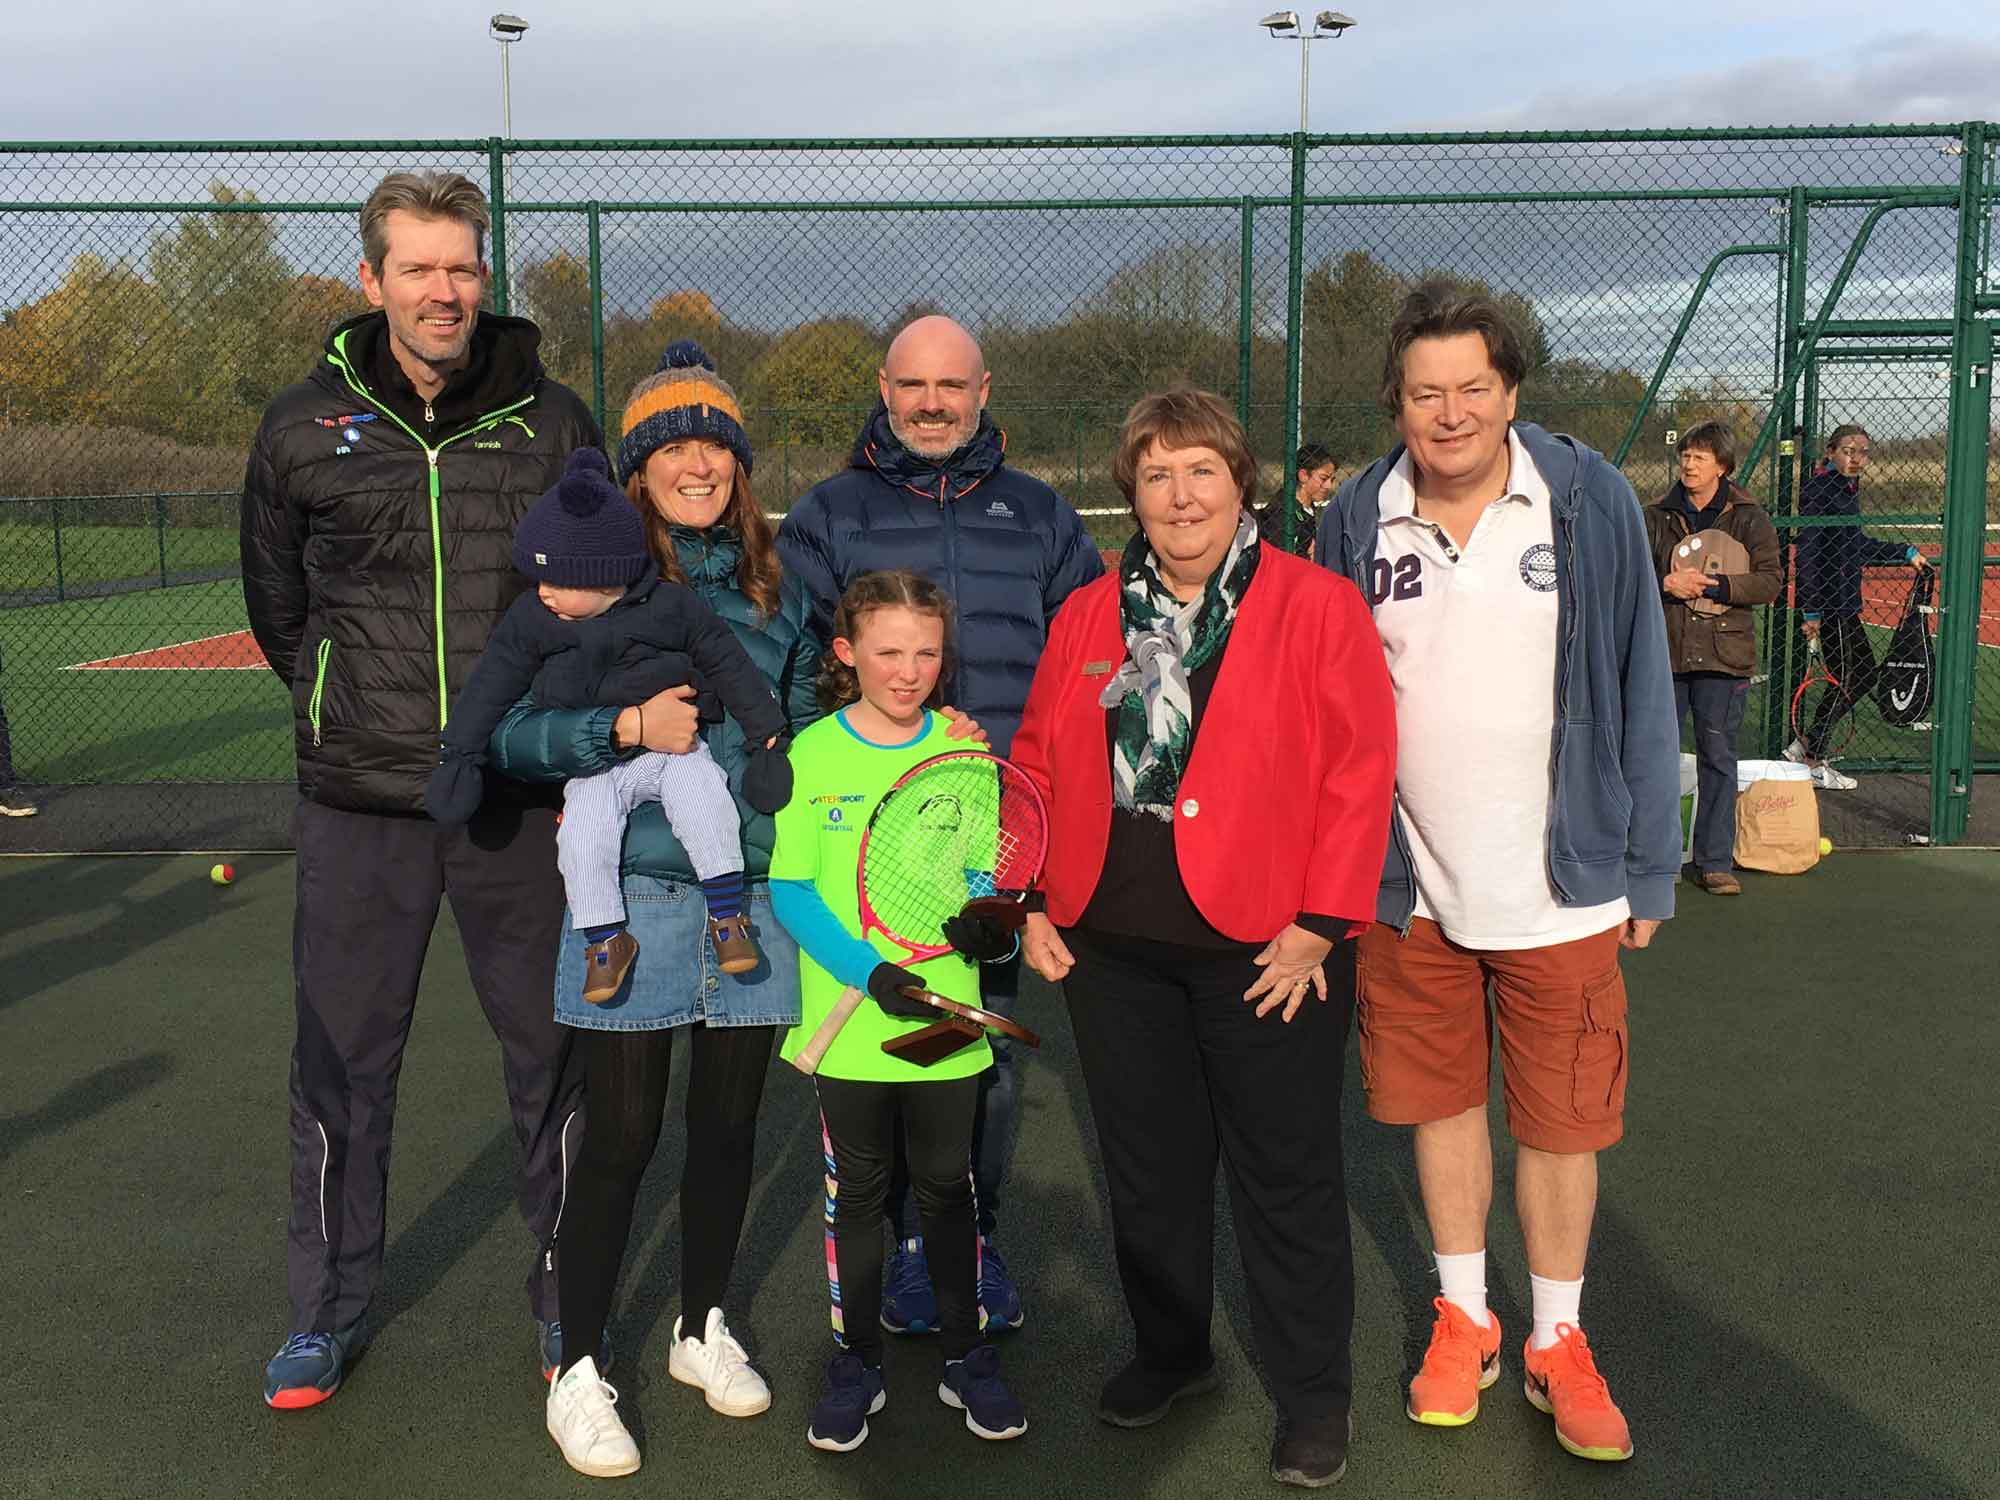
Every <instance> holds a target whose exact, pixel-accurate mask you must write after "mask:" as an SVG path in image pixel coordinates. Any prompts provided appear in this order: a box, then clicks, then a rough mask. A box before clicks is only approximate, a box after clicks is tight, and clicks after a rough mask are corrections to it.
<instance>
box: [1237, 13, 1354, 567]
mask: <svg viewBox="0 0 2000 1500" xmlns="http://www.w3.org/2000/svg"><path fill="white" fill-rule="evenodd" d="M1257 24H1258V25H1259V26H1261V27H1263V28H1264V29H1265V30H1266V31H1268V32H1270V33H1271V35H1272V36H1274V37H1276V38H1277V39H1278V40H1279V41H1281V42H1297V43H1298V44H1299V136H1300V139H1301V140H1303V139H1304V137H1305V136H1306V135H1307V134H1308V133H1309V128H1310V127H1309V124H1308V121H1309V106H1310V103H1311V93H1310V87H1311V80H1312V44H1313V43H1314V42H1317V41H1320V40H1322V39H1325V38H1330V37H1337V36H1339V35H1340V34H1341V33H1342V32H1344V31H1346V30H1347V29H1348V28H1349V27H1351V26H1353V25H1354V24H1355V22H1354V17H1352V16H1348V15H1343V14H1341V12H1339V11H1337V10H1323V11H1321V12H1320V13H1319V14H1318V15H1316V16H1314V17H1313V25H1312V30H1311V31H1307V30H1306V29H1305V23H1304V22H1302V21H1301V20H1300V19H1299V13H1298V12H1297V11H1295V10H1276V11H1272V12H1271V14H1270V15H1268V16H1266V17H1264V19H1263V20H1261V21H1259V22H1258V23H1257ZM1302 191H1303V184H1302V183H1301V182H1299V181H1296V180H1295V181H1294V183H1293V194H1294V201H1293V204H1292V233H1291V239H1292V245H1291V255H1292V269H1291V281H1292V287H1291V293H1292V296H1291V303H1292V305H1291V309H1290V311H1291V324H1292V329H1293V330H1294V332H1295V334H1296V338H1295V339H1294V341H1293V345H1292V368H1291V381H1292V390H1293V400H1292V409H1291V411H1290V412H1289V413H1288V416H1289V419H1290V420H1289V422H1288V424H1287V425H1288V426H1289V427H1290V429H1291V430H1290V432H1288V433H1287V434H1286V442H1285V479H1284V489H1285V501H1286V508H1285V517H1286V530H1287V533H1289V531H1290V529H1291V526H1292V523H1293V520H1294V518H1293V516H1292V513H1291V501H1292V500H1293V499H1294V498H1295V496H1294V491H1295V490H1296V489H1297V487H1298V473H1297V469H1296V466H1295V464H1294V463H1293V454H1294V453H1296V452H1297V450H1298V445H1299V440H1300V438H1301V436H1302V434H1301V432H1300V428H1301V427H1302V426H1303V425H1304V422H1305V405H1306V378H1305V348H1306V291H1305V276H1304V274H1303V265H1302V258H1303V255H1304V245H1303V244H1302V243H1301V237H1302V236H1303V235H1304V233H1305V214H1304V212H1303V210H1302V209H1301V208H1300V205H1299V204H1298V202H1297V194H1298V193H1300V192H1302ZM1287 539H1288V540H1289V536H1288V538H1287Z"/></svg>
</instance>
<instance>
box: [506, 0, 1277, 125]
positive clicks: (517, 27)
mask: <svg viewBox="0 0 2000 1500" xmlns="http://www.w3.org/2000/svg"><path fill="white" fill-rule="evenodd" d="M486 28H487V29H486V34H487V35H488V36H490V37H492V38H493V40H494V41H496V42H498V43H499V44H500V133H501V134H502V135H503V136H512V135H513V133H514V90H513V78H512V75H511V74H510V73H509V72H508V69H507V54H508V52H509V51H510V50H512V48H513V45H514V43H516V42H518V41H520V40H521V38H522V37H523V36H525V35H526V34H527V30H528V23H527V22H526V21H524V20H522V19H521V18H520V17H519V16H510V15H508V14H506V13H505V12H504V11H503V12H502V13H501V14H499V15H497V16H495V17H494V18H493V19H492V20H490V21H488V22H487V23H486ZM1301 128H1303V127H1301Z"/></svg>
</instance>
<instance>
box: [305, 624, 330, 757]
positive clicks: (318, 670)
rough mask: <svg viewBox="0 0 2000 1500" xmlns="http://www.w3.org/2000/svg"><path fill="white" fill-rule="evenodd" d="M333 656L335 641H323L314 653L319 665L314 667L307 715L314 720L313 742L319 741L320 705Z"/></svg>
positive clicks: (307, 703) (307, 702) (324, 693)
mask: <svg viewBox="0 0 2000 1500" xmlns="http://www.w3.org/2000/svg"><path fill="white" fill-rule="evenodd" d="M332 657H333V642H332V641H321V642H320V643H319V649H318V650H317V651H315V652H314V653H313V658H314V661H315V662H316V663H317V665H315V666H314V668H313V690H312V697H311V698H310V699H308V700H307V701H306V717H307V718H308V719H310V720H311V721H312V727H313V743H314V744H315V745H317V744H318V743H319V705H320V701H321V700H322V699H323V698H325V697H326V664H327V662H328V661H330V660H331V659H332Z"/></svg>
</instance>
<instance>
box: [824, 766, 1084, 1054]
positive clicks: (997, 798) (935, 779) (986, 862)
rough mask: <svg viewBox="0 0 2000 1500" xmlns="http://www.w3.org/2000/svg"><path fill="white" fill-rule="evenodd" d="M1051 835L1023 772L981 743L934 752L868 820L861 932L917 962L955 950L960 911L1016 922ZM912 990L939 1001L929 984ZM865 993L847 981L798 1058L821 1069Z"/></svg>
mask: <svg viewBox="0 0 2000 1500" xmlns="http://www.w3.org/2000/svg"><path fill="white" fill-rule="evenodd" d="M1048 845H1049V817H1048V808H1047V806H1046V805H1045V804H1044V803H1043V801H1042V794H1041V793H1040V792H1039V791H1037V790H1036V788H1035V784H1034V782H1032V781H1030V780H1029V779H1028V776H1027V773H1026V772H1024V771H1022V770H1021V769H1020V768H1019V767H1017V766H1014V765H1013V764H1011V763H1010V762H1008V761H1005V760H1002V759H1001V758H1000V757H999V756H997V755H993V754H989V753H988V752H986V751H984V750H951V751H947V752H945V753H944V754H943V755H934V756H932V757H931V758H930V759H929V760H926V761H923V762H921V763H920V764H918V765H915V766H912V767H911V768H910V769H909V770H907V771H905V772H904V773H903V774H902V775H901V776H900V777H898V778H897V780H896V784H895V785H894V786H892V787H890V788H889V790H888V791H887V792H886V793H884V794H883V797H882V800H881V801H880V802H878V803H876V804H875V810H874V812H872V813H871V814H869V817H868V826H867V827H866V828H864V829H863V830H862V833H861V851H860V864H859V870H858V874H857V882H858V887H859V889H858V895H859V897H860V914H861V937H862V939H863V940H864V941H866V940H867V938H868V936H869V934H870V933H876V932H879V933H881V934H882V936H884V937H886V938H887V939H889V941H890V942H891V943H893V944H895V945H896V946H897V947H899V948H901V949H902V950H903V952H904V953H905V954H906V955H907V957H905V958H904V959H903V960H901V962H902V963H904V964H913V963H922V962H923V961H924V960H926V959H931V958H937V957H940V956H941V955H943V954H946V953H949V952H951V951H952V945H951V943H950V941H949V940H948V939H947V938H946V937H945V935H944V924H945V923H946V922H947V921H949V920H951V919H952V918H953V917H956V916H959V915H961V914H965V913H976V914H978V915H980V916H984V917H987V918H989V919H991V920H994V921H997V922H1000V923H1001V924H1003V925H1006V926H1011V927H1016V928H1018V927H1019V926H1020V925H1021V923H1022V922H1023V921H1024V920H1025V909H1024V907H1023V905H1022V903H1023V902H1024V901H1025V899H1026V897H1027V894H1028V890H1029V888H1030V887H1031V886H1033V885H1034V883H1035V880H1036V878H1037V877H1038V876H1039V875H1040V874H1041V872H1042V861H1043V859H1044V858H1045V857H1046V855H1047V854H1048ZM911 993H912V995H913V996H914V997H915V998H918V999H922V1000H925V1001H927V1002H929V1003H932V1004H937V1003H938V999H937V997H933V996H931V995H930V994H929V993H928V992H925V991H912V992H911ZM866 998H867V997H866V995H864V994H863V993H862V992H861V991H860V990H857V989H854V988H852V987H849V988H848V989H846V990H844V991H843V992H842V993H841V997H840V999H839V1000H838V1001H837V1002H836V1003H835V1005H834V1008H833V1009H832V1011H830V1012H829V1013H828V1014H827V1017H826V1019H825V1020H824V1021H822V1022H821V1023H820V1025H819V1028H818V1029H817V1030H816V1031H815V1032H814V1033H813V1034H812V1036H811V1037H810V1038H809V1039H808V1040H807V1042H806V1044H805V1046H803V1047H801V1048H800V1049H799V1051H798V1053H797V1055H796V1056H795V1057H794V1058H793V1064H792V1065H793V1066H794V1067H796V1068H797V1069H798V1070H799V1071H800V1072H801V1073H811V1072H813V1071H815V1070H816V1069H817V1068H818V1067H819V1064H820V1061H821V1060H822V1059H823V1058H824V1057H825V1056H826V1050H827V1048H828V1047H830V1046H831V1045H832V1044H833V1039H834V1038H835V1037H836V1036H838V1035H839V1034H840V1030H841V1028H842V1027H843V1026H845V1025H846V1024H847V1022H848V1020H849V1019H850V1018H851V1017H852V1016H853V1015H854V1012H855V1011H856V1010H857V1009H858V1008H859V1007H860V1005H861V1002H862V1001H863V1000H864V999H866ZM940 1009H944V1007H943V1006H940ZM982 1014H984V1013H982ZM958 1022H959V1029H961V1030H963V1028H964V1027H965V1026H968V1025H972V1026H973V1028H974V1029H972V1030H971V1031H970V1032H967V1033H966V1034H965V1040H968V1041H969V1040H971V1039H972V1038H973V1037H974V1036H977V1034H978V1031H977V1026H976V1025H975V1024H974V1023H973V1022H972V1021H971V1019H970V1018H969V1017H965V1016H963V1015H962V1014H961V1015H960V1016H959V1017H958ZM940 1024H941V1025H946V1026H950V1025H952V1024H953V1022H951V1021H945V1022H941V1023H940ZM977 1024H982V1025H983V1024H986V1023H985V1022H979V1023H977ZM963 1044H964V1043H963V1041H961V1042H960V1043H959V1045H961V1046H962V1045H963Z"/></svg>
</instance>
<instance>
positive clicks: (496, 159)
mask: <svg viewBox="0 0 2000 1500" xmlns="http://www.w3.org/2000/svg"><path fill="white" fill-rule="evenodd" d="M486 201H487V204H488V207H489V208H490V210H491V212H492V214H493V310H494V311H495V312H499V313H504V312H506V311H507V304H508V296H507V143H506V142H505V141H503V140H502V139H501V138H500V137H499V136H497V135H496V136H492V137H489V138H488V140H487V142H486Z"/></svg>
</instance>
